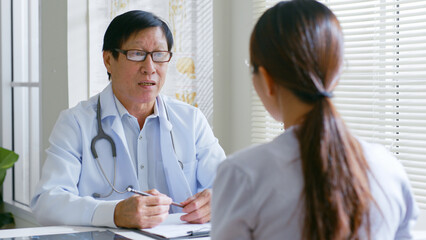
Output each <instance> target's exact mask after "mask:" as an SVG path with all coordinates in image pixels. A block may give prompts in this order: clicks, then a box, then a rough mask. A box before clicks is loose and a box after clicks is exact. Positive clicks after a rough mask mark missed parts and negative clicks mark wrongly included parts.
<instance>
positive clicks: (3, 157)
mask: <svg viewBox="0 0 426 240" xmlns="http://www.w3.org/2000/svg"><path fill="white" fill-rule="evenodd" d="M18 158H19V155H18V154H16V153H15V152H13V151H10V150H7V149H5V148H2V147H0V187H1V188H2V187H3V182H4V179H5V177H6V171H7V169H9V168H11V167H12V166H13V164H15V162H16V161H18ZM2 193H3V190H2V191H1V192H0V207H1V208H0V209H1V210H0V228H3V227H4V226H5V225H8V224H13V223H14V222H15V221H14V219H13V215H12V214H11V213H9V212H3V194H2Z"/></svg>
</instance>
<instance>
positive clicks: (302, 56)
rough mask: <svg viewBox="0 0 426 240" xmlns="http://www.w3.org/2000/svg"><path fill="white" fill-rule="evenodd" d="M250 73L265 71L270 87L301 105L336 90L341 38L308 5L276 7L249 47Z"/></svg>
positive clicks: (323, 11)
mask: <svg viewBox="0 0 426 240" xmlns="http://www.w3.org/2000/svg"><path fill="white" fill-rule="evenodd" d="M250 60H251V65H252V67H253V73H254V74H256V73H257V72H258V70H259V66H262V67H263V68H265V70H266V71H267V72H268V74H269V75H270V76H271V77H272V78H273V79H274V81H275V82H276V83H277V84H278V85H281V86H283V87H285V88H287V89H288V90H290V91H291V92H292V93H293V94H294V95H296V96H297V97H298V98H299V99H300V100H301V101H303V102H305V103H314V102H316V101H317V100H318V99H320V98H322V97H323V95H327V94H328V93H329V92H331V91H332V90H333V89H334V87H335V85H336V84H337V81H338V78H339V75H340V72H341V68H342V62H343V34H342V31H341V28H340V24H339V22H338V20H337V18H336V16H335V15H334V14H333V13H332V12H331V11H330V10H329V9H328V8H327V7H326V6H324V5H322V4H321V3H318V2H316V1H313V0H295V1H288V2H280V3H278V4H277V5H275V6H274V7H272V8H270V9H269V10H267V11H266V12H265V13H264V14H263V15H262V16H261V17H260V19H259V21H258V22H257V24H256V26H255V28H254V30H253V32H252V35H251V41H250Z"/></svg>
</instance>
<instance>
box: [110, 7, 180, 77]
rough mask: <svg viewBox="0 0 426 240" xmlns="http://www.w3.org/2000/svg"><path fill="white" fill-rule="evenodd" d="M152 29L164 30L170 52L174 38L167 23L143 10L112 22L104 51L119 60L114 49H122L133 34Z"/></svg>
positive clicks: (118, 17) (132, 12)
mask: <svg viewBox="0 0 426 240" xmlns="http://www.w3.org/2000/svg"><path fill="white" fill-rule="evenodd" d="M150 27H160V28H161V29H162V30H163V32H164V35H165V36H166V40H167V48H168V51H170V50H171V49H172V47H173V36H172V32H171V31H170V29H169V27H168V26H167V23H166V22H164V21H163V20H161V19H160V18H159V17H157V16H156V15H154V14H152V13H150V12H145V11H141V10H133V11H129V12H126V13H123V14H121V15H118V16H116V17H115V18H114V19H113V20H112V21H111V23H110V24H109V26H108V28H107V30H106V32H105V35H104V44H103V47H102V51H111V53H112V56H113V57H114V58H115V59H117V57H118V53H117V52H116V51H114V49H116V48H121V46H122V45H123V43H124V42H126V41H127V40H128V39H129V37H130V36H132V35H133V34H135V33H137V32H139V31H141V30H144V29H146V28H150ZM108 76H110V74H109V73H108Z"/></svg>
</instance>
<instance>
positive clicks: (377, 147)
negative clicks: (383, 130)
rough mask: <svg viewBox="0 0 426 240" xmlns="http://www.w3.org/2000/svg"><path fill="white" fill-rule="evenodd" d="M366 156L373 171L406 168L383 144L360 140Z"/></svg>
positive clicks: (401, 169) (402, 169)
mask: <svg viewBox="0 0 426 240" xmlns="http://www.w3.org/2000/svg"><path fill="white" fill-rule="evenodd" d="M358 141H359V142H360V144H361V146H362V149H363V152H364V156H365V158H366V160H367V162H368V164H369V166H370V169H371V170H373V171H379V170H380V171H385V172H386V171H389V170H392V172H393V171H398V172H399V171H402V172H404V168H403V166H402V164H401V162H400V161H399V160H398V159H397V158H396V157H395V156H394V155H393V154H392V153H391V152H390V151H389V150H388V149H386V148H385V147H384V146H383V145H381V144H377V143H370V142H366V141H364V140H359V139H358Z"/></svg>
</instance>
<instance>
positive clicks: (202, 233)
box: [187, 230, 210, 237]
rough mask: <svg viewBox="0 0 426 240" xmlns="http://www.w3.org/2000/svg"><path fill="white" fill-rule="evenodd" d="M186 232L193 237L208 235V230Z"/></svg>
mask: <svg viewBox="0 0 426 240" xmlns="http://www.w3.org/2000/svg"><path fill="white" fill-rule="evenodd" d="M187 234H188V236H193V237H208V236H210V231H208V230H207V231H188V232H187Z"/></svg>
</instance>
